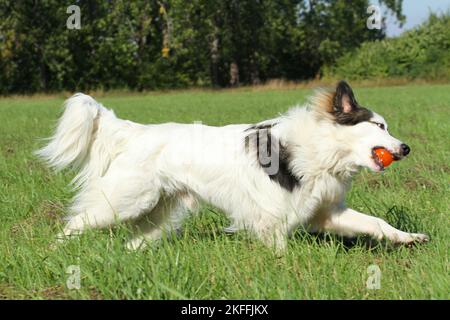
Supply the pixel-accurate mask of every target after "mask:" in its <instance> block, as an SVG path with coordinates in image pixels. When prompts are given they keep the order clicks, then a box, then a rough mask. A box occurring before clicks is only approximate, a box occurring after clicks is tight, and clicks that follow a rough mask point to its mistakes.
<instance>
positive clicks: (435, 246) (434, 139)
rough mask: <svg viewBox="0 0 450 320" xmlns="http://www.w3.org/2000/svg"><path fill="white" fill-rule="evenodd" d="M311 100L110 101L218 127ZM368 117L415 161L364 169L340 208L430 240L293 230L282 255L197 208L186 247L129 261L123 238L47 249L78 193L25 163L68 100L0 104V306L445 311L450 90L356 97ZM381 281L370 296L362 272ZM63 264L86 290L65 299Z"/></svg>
mask: <svg viewBox="0 0 450 320" xmlns="http://www.w3.org/2000/svg"><path fill="white" fill-rule="evenodd" d="M309 93H310V91H307V90H278V91H276V90H267V91H251V90H247V91H246V90H243V91H220V92H182V93H170V94H158V95H156V94H153V95H152V94H145V95H128V96H124V95H122V96H118V95H110V96H109V97H108V95H106V96H105V97H102V98H100V99H99V100H100V101H101V102H102V103H104V104H105V105H106V106H108V107H111V108H114V110H115V111H116V113H117V114H118V116H120V117H122V118H127V119H131V120H134V121H138V122H143V123H155V122H165V121H179V122H193V121H197V120H201V121H203V122H204V123H207V124H212V125H224V124H228V123H236V122H237V123H239V122H256V121H259V120H262V119H265V118H268V117H272V116H274V115H276V114H277V113H278V112H282V111H284V110H286V108H287V107H288V106H290V105H292V104H294V103H297V102H304V101H305V97H306V95H307V94H309ZM356 94H357V96H358V98H359V100H360V102H361V103H362V104H363V105H366V106H369V107H371V108H372V109H374V110H375V111H378V112H380V113H381V114H383V115H384V116H385V118H386V119H387V121H388V122H389V124H390V131H391V132H392V133H393V134H394V135H396V136H397V137H399V138H400V139H402V140H404V141H405V142H407V143H408V144H409V145H410V146H411V148H412V153H411V155H410V156H409V157H408V159H406V160H404V161H402V162H401V163H396V164H394V165H392V166H391V167H389V168H388V169H387V172H385V173H384V174H374V173H369V172H367V171H363V172H362V173H361V174H359V175H358V176H357V177H356V178H355V181H354V184H353V189H352V191H351V192H350V193H349V195H348V201H347V203H348V205H349V206H350V207H353V208H355V209H357V210H360V211H363V212H367V213H371V214H373V215H376V216H379V217H383V218H385V219H386V220H388V221H389V222H390V223H392V224H393V225H394V226H396V227H398V228H402V229H405V230H407V231H411V232H412V231H414V232H425V233H427V234H429V235H430V236H431V242H430V243H428V244H426V245H423V246H419V247H414V248H406V247H399V248H392V247H389V246H386V245H384V244H378V245H374V246H371V247H368V246H367V245H366V242H365V241H364V239H359V240H358V241H356V243H353V244H351V245H348V244H347V243H346V242H345V241H343V240H342V239H340V238H338V237H331V236H329V237H325V238H320V237H316V236H314V235H308V234H304V233H302V232H299V233H298V234H297V235H296V236H295V237H294V238H293V239H291V240H290V241H289V246H288V250H287V252H286V253H285V254H284V255H283V256H276V255H275V254H274V253H272V252H271V250H269V249H266V248H264V247H263V246H262V245H261V243H259V242H258V241H255V240H253V239H252V238H251V237H249V236H248V235H247V234H246V233H245V232H242V233H239V234H236V235H232V236H230V235H226V234H224V233H222V232H221V229H222V227H224V226H226V225H227V220H226V219H225V218H224V217H223V215H221V214H219V213H218V212H217V210H216V209H214V208H212V207H209V206H205V207H204V208H203V209H202V211H201V213H200V215H199V216H197V217H195V218H192V219H190V220H189V221H187V222H186V226H185V228H184V231H183V232H182V233H181V235H180V236H179V237H178V238H176V239H174V238H171V239H164V240H163V241H162V242H161V243H160V244H159V245H158V246H156V247H153V248H150V249H146V250H144V251H140V252H133V253H129V252H127V251H126V250H125V249H124V243H125V242H126V239H127V237H128V235H129V234H128V231H127V228H126V226H120V227H118V228H115V229H113V230H102V231H99V230H96V231H90V232H87V233H86V234H85V235H83V236H81V237H80V238H79V239H75V240H72V241H69V242H67V243H64V244H62V245H60V246H57V247H56V249H52V243H53V241H54V236H55V234H56V233H57V232H58V230H60V228H61V226H62V223H63V222H62V220H61V218H62V217H63V216H64V206H65V205H66V204H67V203H68V201H69V199H70V198H71V196H72V195H73V192H72V191H71V190H70V189H69V188H68V186H67V184H68V182H69V181H70V180H71V178H72V176H73V173H70V172H64V173H58V174H54V173H52V172H51V171H50V170H48V169H47V168H46V167H45V166H44V165H43V164H42V163H40V162H39V161H38V160H37V159H36V158H35V157H34V156H33V154H32V151H33V150H35V149H36V148H38V147H39V146H40V145H42V142H41V141H39V140H38V138H39V137H46V136H48V135H49V134H50V132H51V130H52V127H53V126H54V124H55V121H56V119H57V117H58V116H59V114H60V105H61V103H62V101H63V97H35V98H17V97H16V98H3V99H0V117H1V124H0V148H1V149H0V150H1V157H0V182H1V186H0V298H33V299H43V298H44V299H45V298H50V299H64V298H82V299H90V298H93V299H95V298H108V299H121V298H127V299H141V298H142V299H170V298H171V299H179V298H192V299H265V298H272V299H311V298H320V299H340V298H347V299H415V298H425V299H429V298H432V299H448V298H450V284H449V279H450V278H449V260H448V253H449V247H448V239H449V235H450V224H449V176H450V164H449V158H450V157H449V149H450V148H449V132H450V114H449V111H450V85H432V86H430V85H423V86H403V87H389V88H388V87H383V88H360V89H356ZM371 264H376V265H378V266H379V268H380V269H381V288H380V289H379V290H368V289H367V288H366V280H367V277H368V273H367V267H368V266H369V265H371ZM70 265H78V266H80V270H81V288H80V289H79V290H69V289H68V288H67V287H66V281H67V278H68V277H69V275H68V274H67V273H66V270H67V268H68V267H69V266H70Z"/></svg>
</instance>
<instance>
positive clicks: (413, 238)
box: [394, 232, 430, 247]
mask: <svg viewBox="0 0 450 320" xmlns="http://www.w3.org/2000/svg"><path fill="white" fill-rule="evenodd" d="M428 241H430V238H429V237H428V236H427V235H426V234H422V233H406V232H405V233H402V234H400V235H397V237H395V240H394V243H396V244H400V245H406V246H408V247H411V246H413V245H415V244H420V243H425V242H428Z"/></svg>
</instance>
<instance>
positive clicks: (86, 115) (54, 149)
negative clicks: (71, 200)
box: [36, 93, 103, 170]
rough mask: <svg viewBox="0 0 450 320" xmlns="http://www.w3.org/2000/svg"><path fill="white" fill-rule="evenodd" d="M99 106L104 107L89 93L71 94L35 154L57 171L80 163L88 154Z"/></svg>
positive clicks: (77, 165) (98, 114)
mask: <svg viewBox="0 0 450 320" xmlns="http://www.w3.org/2000/svg"><path fill="white" fill-rule="evenodd" d="M102 109H103V106H102V105H100V104H99V103H97V102H96V101H95V100H94V99H93V98H92V97H90V96H88V95H85V94H82V93H77V94H75V95H73V96H72V97H71V98H69V99H68V100H67V101H66V102H65V104H64V114H63V115H62V117H61V118H60V119H59V122H58V127H57V128H56V132H55V134H54V135H53V136H52V137H50V138H49V140H50V142H49V143H48V144H47V145H46V146H45V147H43V148H42V149H40V150H38V151H36V154H37V155H38V156H39V157H41V158H42V159H44V160H46V161H47V162H48V163H49V165H50V166H51V167H53V168H55V169H57V170H61V169H64V168H66V167H68V166H74V167H79V166H81V165H82V163H83V161H84V159H85V158H86V156H87V154H88V153H89V148H90V145H91V143H92V140H93V134H94V130H95V126H96V121H97V119H98V117H99V116H100V111H101V110H102Z"/></svg>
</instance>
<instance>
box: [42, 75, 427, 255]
mask: <svg viewBox="0 0 450 320" xmlns="http://www.w3.org/2000/svg"><path fill="white" fill-rule="evenodd" d="M376 147H384V148H386V149H388V150H390V151H391V153H392V154H393V155H394V158H395V159H396V160H399V159H401V158H403V157H404V156H406V155H407V154H408V153H409V147H408V146H407V145H405V144H403V143H402V142H401V141H399V140H397V139H396V138H394V137H392V136H391V135H390V134H389V132H388V130H387V124H386V122H385V120H384V119H383V118H382V117H381V116H380V115H378V114H376V113H374V112H371V111H369V110H367V109H365V108H363V107H361V106H359V105H358V103H357V102H356V100H355V97H354V95H353V92H352V89H351V88H350V86H349V85H348V84H347V83H346V82H344V81H341V82H339V83H338V85H337V87H336V89H335V90H333V91H319V92H318V93H317V94H316V95H315V96H314V97H313V98H312V99H311V101H310V103H308V104H307V105H306V106H304V107H295V108H293V109H291V110H290V111H289V112H287V113H286V114H284V115H281V116H280V117H278V118H275V119H271V120H268V121H264V122H261V123H258V124H256V125H250V124H239V125H228V126H224V127H210V126H205V125H201V124H177V123H166V124H152V125H141V124H137V123H133V122H131V121H126V120H121V119H118V118H117V117H116V116H115V114H114V112H113V111H111V110H108V109H106V108H104V107H103V106H102V105H101V104H99V103H97V102H96V101H95V100H94V99H93V98H91V97H90V96H87V95H84V94H76V95H74V96H73V97H71V98H70V99H68V100H67V101H66V104H65V111H64V114H63V116H62V118H61V119H60V121H59V124H58V127H57V129H56V133H55V134H54V136H53V137H51V138H50V142H49V144H48V145H47V146H45V147H44V148H43V149H41V150H39V151H38V152H37V153H38V155H39V156H41V157H42V158H43V159H45V160H46V161H48V163H49V164H50V165H51V166H52V167H54V168H56V169H63V168H65V167H68V166H72V167H75V168H77V169H79V173H78V175H77V176H76V178H75V181H74V183H75V185H76V187H77V188H78V193H77V195H76V196H75V199H74V201H73V204H72V205H71V207H70V212H71V215H70V217H69V221H68V223H67V225H66V226H65V228H64V231H63V233H64V235H63V236H69V235H72V234H74V233H75V234H79V233H81V232H82V231H83V230H84V229H85V228H88V227H90V228H94V227H95V228H101V227H109V226H112V225H113V224H115V223H117V222H120V221H129V222H131V223H133V224H134V225H135V226H136V231H137V232H136V234H135V235H134V238H132V239H131V240H130V242H129V243H128V247H129V248H131V249H135V248H138V247H141V246H142V245H143V244H145V243H147V241H149V240H156V239H159V238H160V237H161V236H162V234H163V232H167V231H170V230H176V229H177V228H179V227H180V225H181V221H182V219H183V218H184V217H186V216H188V214H189V213H190V212H195V211H196V210H197V208H198V203H199V200H200V201H204V202H208V203H210V204H212V205H214V206H216V207H218V208H220V209H221V210H222V211H223V212H224V213H226V214H227V216H228V217H229V218H230V219H231V221H232V223H233V225H232V227H231V230H239V229H246V230H248V231H250V232H252V233H253V234H254V235H255V236H256V237H257V238H259V239H260V240H262V241H263V242H264V243H265V244H267V245H269V246H274V247H275V248H276V249H278V250H282V249H283V248H284V247H285V245H286V238H287V236H289V235H290V234H291V233H292V231H294V230H295V229H296V228H297V227H299V226H304V227H306V228H309V229H310V230H312V231H327V232H333V233H336V234H339V235H343V236H356V235H360V234H366V235H370V236H372V237H374V238H376V239H382V238H387V239H388V240H390V241H392V242H394V243H406V244H409V243H412V242H415V241H418V242H424V241H427V240H428V238H427V236H426V235H423V234H415V233H406V232H403V231H400V230H397V229H395V228H394V227H392V226H391V225H389V224H388V223H386V222H385V221H383V220H382V219H379V218H376V217H372V216H368V215H365V214H363V213H359V212H356V211H354V210H352V209H349V208H346V206H345V204H344V200H345V194H346V192H347V191H348V189H349V187H350V182H351V179H352V176H353V175H354V174H355V173H356V172H357V171H358V170H359V169H360V168H361V167H368V168H370V169H371V170H373V171H376V172H379V171H382V170H383V169H384V167H383V164H382V162H381V161H379V160H377V159H378V158H377V157H375V156H374V149H375V148H376Z"/></svg>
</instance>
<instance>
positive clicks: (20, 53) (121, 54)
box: [0, 0, 402, 93]
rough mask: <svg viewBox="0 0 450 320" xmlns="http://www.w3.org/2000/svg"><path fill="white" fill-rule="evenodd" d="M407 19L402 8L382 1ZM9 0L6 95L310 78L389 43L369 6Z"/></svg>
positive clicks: (2, 37)
mask: <svg viewBox="0 0 450 320" xmlns="http://www.w3.org/2000/svg"><path fill="white" fill-rule="evenodd" d="M380 2H381V3H384V4H385V5H386V7H387V8H389V9H390V10H391V11H392V12H394V13H395V14H396V16H397V17H398V19H399V21H401V20H402V16H401V7H402V5H401V4H402V1H401V0H380ZM76 4H77V5H78V6H79V7H80V10H81V29H79V30H76V29H75V30H70V29H68V28H66V20H67V19H68V17H69V15H70V14H68V13H67V12H66V9H67V4H64V5H63V4H62V3H61V1H58V0H40V1H9V0H0V93H14V92H18V93H22V92H37V91H58V90H63V89H64V90H71V91H75V90H89V89H99V88H100V89H110V88H130V89H137V90H142V89H153V88H174V87H186V86H192V85H194V86H208V85H213V86H227V85H229V84H230V80H232V79H231V78H232V75H231V73H232V72H231V70H232V69H233V68H235V70H236V75H235V77H236V79H235V81H233V82H234V84H236V85H237V84H239V83H243V84H246V83H258V82H260V81H264V80H266V79H270V78H287V79H294V80H296V79H308V78H312V77H315V76H317V74H318V72H319V70H320V68H321V66H322V65H323V64H324V63H332V62H333V61H334V60H335V59H336V58H337V57H339V56H340V55H342V54H344V53H346V52H348V51H349V50H351V49H353V48H355V47H357V46H359V44H360V43H361V42H363V41H367V40H374V39H381V38H383V37H384V31H383V30H368V29H367V28H366V20H367V18H368V14H367V12H366V8H367V6H368V4H369V1H368V0H355V1H352V5H351V6H349V5H348V4H347V1H345V0H309V1H307V0H276V1H267V0H246V1H240V0H229V1H224V0H192V1H183V0H171V1H158V0H150V1H148V0H136V1H125V0H117V1H102V0H91V1H83V0H80V1H77V2H76Z"/></svg>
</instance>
